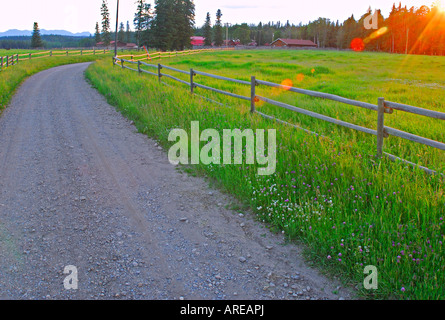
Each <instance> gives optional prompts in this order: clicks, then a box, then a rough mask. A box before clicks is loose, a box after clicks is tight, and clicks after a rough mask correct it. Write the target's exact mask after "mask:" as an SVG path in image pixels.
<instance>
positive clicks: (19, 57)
mask: <svg viewBox="0 0 445 320" xmlns="http://www.w3.org/2000/svg"><path fill="white" fill-rule="evenodd" d="M107 52H109V50H107V49H104V50H97V49H92V50H71V51H70V50H57V51H52V50H50V51H44V52H30V53H21V54H14V55H10V56H9V55H8V56H3V57H0V71H2V70H3V69H4V68H8V67H11V66H13V65H16V64H17V63H19V62H20V61H25V60H32V59H40V58H46V57H62V56H63V57H68V56H89V55H99V54H106V53H107Z"/></svg>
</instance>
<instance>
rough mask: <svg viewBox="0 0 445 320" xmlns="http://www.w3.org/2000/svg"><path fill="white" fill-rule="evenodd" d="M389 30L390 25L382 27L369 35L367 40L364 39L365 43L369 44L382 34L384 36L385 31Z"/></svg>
mask: <svg viewBox="0 0 445 320" xmlns="http://www.w3.org/2000/svg"><path fill="white" fill-rule="evenodd" d="M388 30H389V29H388V27H383V28H380V29H379V30H377V31H374V32H373V33H371V35H369V37H367V38H366V39H365V40H363V42H364V43H365V44H368V43H370V42H371V41H372V40H375V39H377V38H380V37H381V36H383V35H384V34H385V33H387V32H388Z"/></svg>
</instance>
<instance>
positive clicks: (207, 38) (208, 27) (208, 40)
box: [204, 12, 212, 46]
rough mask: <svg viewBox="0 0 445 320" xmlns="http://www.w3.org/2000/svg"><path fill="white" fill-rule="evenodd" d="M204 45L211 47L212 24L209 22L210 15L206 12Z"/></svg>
mask: <svg viewBox="0 0 445 320" xmlns="http://www.w3.org/2000/svg"><path fill="white" fill-rule="evenodd" d="M204 38H205V40H204V45H205V46H211V45H212V22H211V20H210V13H209V12H207V17H206V22H205V24H204Z"/></svg>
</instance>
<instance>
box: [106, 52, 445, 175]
mask: <svg viewBox="0 0 445 320" xmlns="http://www.w3.org/2000/svg"><path fill="white" fill-rule="evenodd" d="M198 51H202V50H198ZM118 62H120V66H121V67H122V68H127V69H130V70H133V71H139V73H147V74H150V75H153V76H157V77H158V79H159V82H161V79H162V77H167V78H169V79H172V80H175V81H178V82H180V83H183V84H185V85H187V86H189V87H190V90H191V92H192V93H194V88H201V89H204V90H209V91H212V92H216V93H219V94H224V95H227V96H230V97H233V98H236V99H242V100H247V101H250V103H251V113H256V114H258V115H260V116H262V117H264V118H266V119H270V120H273V121H277V122H280V123H283V124H287V125H290V126H292V127H294V128H297V129H300V130H304V131H305V132H308V133H311V134H316V133H315V132H312V131H309V130H307V129H304V128H300V127H299V126H296V125H294V124H291V123H288V122H286V121H283V120H280V119H277V118H276V117H273V116H270V115H267V114H264V113H262V112H259V111H257V110H256V102H257V101H263V102H265V103H269V104H272V105H275V106H277V107H280V108H285V109H288V110H291V111H294V112H298V113H300V114H304V115H307V116H310V117H313V118H316V119H319V120H323V121H326V122H330V123H333V124H336V125H339V126H343V127H346V128H349V129H353V130H356V131H360V132H364V133H366V134H369V135H373V136H375V137H376V138H377V139H376V156H377V157H378V158H382V157H383V156H385V157H387V158H389V159H390V160H393V161H401V162H403V163H407V164H409V165H411V166H413V167H417V168H419V169H422V170H424V171H425V172H427V173H429V174H438V173H437V172H436V171H434V170H431V169H429V168H426V167H423V166H420V165H418V164H415V163H413V162H410V161H407V160H405V159H401V158H399V157H397V156H395V155H392V154H389V153H386V152H384V151H383V147H384V139H386V138H389V137H390V136H395V137H399V138H402V139H405V140H409V141H412V142H415V143H420V144H423V145H426V146H429V147H432V148H436V149H439V150H445V143H443V142H439V141H435V140H431V139H428V138H425V137H421V136H417V135H414V134H411V133H408V132H404V131H401V130H397V129H394V128H390V127H387V126H385V114H389V115H391V114H392V113H393V112H394V110H399V111H404V112H409V113H413V114H417V115H422V116H425V117H428V118H434V119H439V120H445V113H443V112H438V111H433V110H428V109H422V108H418V107H413V106H409V105H405V104H400V103H395V102H390V101H385V99H384V98H379V99H378V103H377V104H376V105H374V104H371V103H366V102H361V101H356V100H351V99H347V98H343V97H340V96H336V95H333V94H328V93H323V92H317V91H311V90H304V89H300V88H295V87H288V86H284V85H282V84H277V83H272V82H268V81H262V80H257V79H256V78H255V77H251V81H250V82H249V81H243V80H238V79H231V78H227V77H222V76H218V75H214V74H210V73H206V72H202V71H197V70H193V69H190V71H185V70H180V69H176V68H173V67H170V66H165V65H162V64H158V65H153V64H147V63H143V62H141V61H134V60H133V61H131V60H124V59H122V58H119V57H113V65H119V63H118ZM124 63H130V64H138V70H136V69H133V68H129V67H127V66H125V65H124ZM141 65H145V66H148V67H151V68H157V73H154V72H150V71H146V70H143V69H141ZM162 69H167V70H170V71H174V72H178V73H181V74H187V75H189V76H190V82H188V81H184V80H182V79H179V78H177V77H174V76H172V75H169V74H165V73H162ZM197 75H200V76H206V77H211V78H214V79H218V80H223V81H229V82H233V83H238V84H244V85H248V86H250V87H251V96H250V97H246V96H242V95H239V94H236V93H233V92H228V91H224V90H220V89H216V88H212V87H209V86H205V85H203V84H199V83H196V82H195V77H196V76H197ZM260 85H264V86H269V87H275V88H281V89H284V90H287V91H290V92H295V93H300V94H304V95H308V96H312V97H317V98H322V99H329V100H333V101H337V102H340V103H344V104H349V105H352V106H356V107H360V108H365V109H368V110H372V111H375V112H377V130H374V129H370V128H365V127H362V126H358V125H356V124H352V123H349V122H345V121H341V120H338V119H334V118H331V117H328V116H325V115H322V114H319V113H316V112H313V111H309V110H306V109H302V108H298V107H296V106H292V105H289V104H286V103H283V102H279V101H275V100H272V99H269V98H266V97H262V96H259V95H257V94H256V87H257V86H260ZM206 99H207V98H206ZM209 100H211V99H209ZM440 174H441V175H443V174H442V173H440Z"/></svg>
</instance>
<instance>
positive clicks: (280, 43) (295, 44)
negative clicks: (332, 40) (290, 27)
mask: <svg viewBox="0 0 445 320" xmlns="http://www.w3.org/2000/svg"><path fill="white" fill-rule="evenodd" d="M271 46H272V47H287V48H317V45H316V44H315V43H313V42H312V41H311V40H297V39H281V38H279V39H277V40H275V41H274V42H272V43H271Z"/></svg>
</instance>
